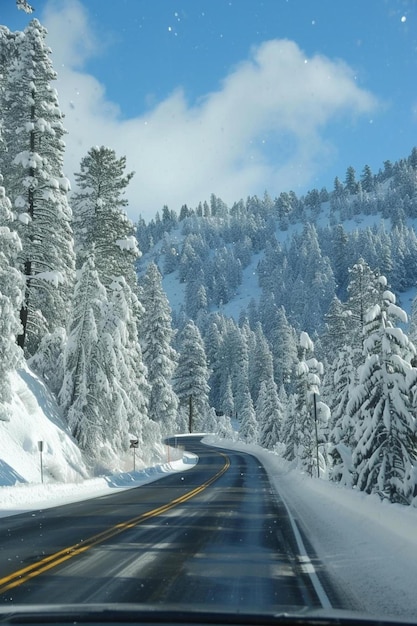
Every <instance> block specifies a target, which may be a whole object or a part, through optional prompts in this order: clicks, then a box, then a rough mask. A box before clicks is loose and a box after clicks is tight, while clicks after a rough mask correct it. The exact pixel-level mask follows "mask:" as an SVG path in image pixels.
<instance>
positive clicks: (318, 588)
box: [279, 494, 333, 609]
mask: <svg viewBox="0 0 417 626" xmlns="http://www.w3.org/2000/svg"><path fill="white" fill-rule="evenodd" d="M279 497H280V498H281V500H282V503H283V505H284V506H285V508H286V510H287V514H288V518H289V520H290V523H291V528H292V530H293V533H294V537H295V540H296V542H297V546H298V550H299V552H300V556H301V557H302V558H303V562H302V565H301V568H302V570H303V572H304V573H306V574H308V575H309V577H310V580H311V583H312V585H313V587H314V591H315V592H316V594H317V597H318V599H319V601H320V603H321V605H322V608H323V609H331V608H333V607H332V605H331V602H330V600H329V598H328V596H327V593H326V592H325V591H324V589H323V585H322V584H321V582H320V579H319V577H318V576H317V573H316V571H315V568H314V565H313V563H312V562H311V560H310V557H309V556H308V554H307V550H306V547H305V545H304V541H303V538H302V537H301V533H300V531H299V530H298V526H297V523H296V521H295V519H294V518H293V516H292V514H291V512H290V510H289V508H288V506H287V503H286V502H285V500H284V498H283V497H282V496H281V494H279ZM307 565H308V566H309V567H306V566H307Z"/></svg>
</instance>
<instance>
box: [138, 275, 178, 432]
mask: <svg viewBox="0 0 417 626" xmlns="http://www.w3.org/2000/svg"><path fill="white" fill-rule="evenodd" d="M142 287H143V295H142V304H143V306H144V309H145V311H144V314H143V316H142V320H141V337H140V339H141V344H142V353H143V360H144V363H145V365H146V367H147V369H148V382H149V385H150V387H151V391H150V397H149V417H150V418H151V419H152V420H154V421H155V422H157V423H159V425H160V426H161V431H162V434H163V435H172V434H174V433H176V432H177V431H176V423H177V417H178V398H177V396H176V394H175V393H174V390H173V388H172V377H173V375H174V371H175V367H176V360H177V354H176V352H175V350H174V348H173V347H172V341H173V336H174V332H173V330H172V326H171V309H170V307H169V302H168V298H167V296H166V294H165V292H164V290H163V288H162V277H161V274H160V272H159V269H158V267H157V266H156V265H155V263H150V264H149V265H148V268H147V270H146V273H145V276H144V277H143V281H142Z"/></svg>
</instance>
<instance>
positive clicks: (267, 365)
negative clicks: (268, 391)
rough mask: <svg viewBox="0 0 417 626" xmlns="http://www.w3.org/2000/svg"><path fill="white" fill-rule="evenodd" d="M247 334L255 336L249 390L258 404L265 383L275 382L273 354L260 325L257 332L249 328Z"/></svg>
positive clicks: (250, 351) (250, 365)
mask: <svg viewBox="0 0 417 626" xmlns="http://www.w3.org/2000/svg"><path fill="white" fill-rule="evenodd" d="M247 332H248V333H251V334H253V338H254V348H253V349H250V350H249V368H248V375H249V389H250V393H251V397H252V400H253V402H254V403H257V399H258V395H259V391H260V388H261V385H262V383H263V382H264V381H268V380H271V379H272V380H273V378H274V366H273V362H272V354H271V350H270V347H269V345H268V342H267V340H266V338H265V335H264V333H263V331H262V326H261V324H260V323H258V324H257V325H256V329H255V332H254V333H253V331H251V330H250V329H249V327H247Z"/></svg>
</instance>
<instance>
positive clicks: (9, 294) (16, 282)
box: [0, 176, 24, 421]
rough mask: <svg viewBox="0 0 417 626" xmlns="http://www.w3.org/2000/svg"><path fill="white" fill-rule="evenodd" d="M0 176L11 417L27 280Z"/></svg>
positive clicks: (1, 321)
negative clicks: (19, 265)
mask: <svg viewBox="0 0 417 626" xmlns="http://www.w3.org/2000/svg"><path fill="white" fill-rule="evenodd" d="M2 182H3V181H2V177H1V176H0V354H1V359H0V420H4V421H7V420H9V419H10V411H9V408H8V405H9V403H10V400H11V389H10V380H9V374H10V372H12V371H13V370H14V369H15V368H16V366H17V365H18V364H19V361H20V359H21V358H22V356H23V355H22V351H21V349H20V348H19V347H18V346H17V344H16V337H17V336H18V334H19V333H20V332H21V326H20V320H19V311H20V307H21V306H22V302H23V293H24V280H23V276H22V274H21V272H19V271H18V270H17V269H15V267H14V266H15V262H16V255H17V253H18V252H19V250H20V247H21V244H20V239H19V236H18V235H17V233H15V232H12V231H11V230H10V229H9V228H8V226H7V224H9V223H10V222H11V220H12V212H11V203H10V200H9V199H8V197H7V196H6V193H5V189H4V187H3V186H2Z"/></svg>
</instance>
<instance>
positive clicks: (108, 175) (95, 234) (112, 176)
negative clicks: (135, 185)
mask: <svg viewBox="0 0 417 626" xmlns="http://www.w3.org/2000/svg"><path fill="white" fill-rule="evenodd" d="M125 169H126V158H125V157H121V158H117V157H116V154H115V152H114V150H111V149H110V148H105V147H104V146H101V147H100V148H98V147H94V148H91V150H90V151H89V152H88V154H87V155H86V156H85V157H84V158H83V159H82V161H81V170H80V172H79V173H77V174H75V179H76V181H77V185H78V191H77V192H76V193H75V194H74V196H73V198H72V207H73V213H74V236H75V249H76V253H77V267H81V266H82V265H83V263H84V261H85V260H86V258H88V256H89V255H90V254H91V252H92V250H93V249H94V256H95V259H96V262H95V264H96V268H97V271H98V274H99V278H100V281H101V283H102V284H103V285H104V286H105V287H106V289H107V288H108V287H109V285H110V284H111V283H112V282H113V280H114V279H116V278H118V277H119V276H123V277H124V279H125V280H126V282H127V284H128V285H129V287H130V288H131V289H133V290H135V288H136V283H137V279H136V272H135V266H134V264H135V261H136V259H137V258H138V256H139V250H138V246H137V241H136V238H135V231H134V227H133V224H132V222H131V221H130V220H129V218H128V217H127V215H126V212H125V210H124V209H125V207H126V206H127V200H126V199H125V198H124V197H123V196H124V193H125V189H126V187H127V185H128V184H129V181H130V179H131V178H132V176H133V173H132V172H131V173H128V174H125Z"/></svg>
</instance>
